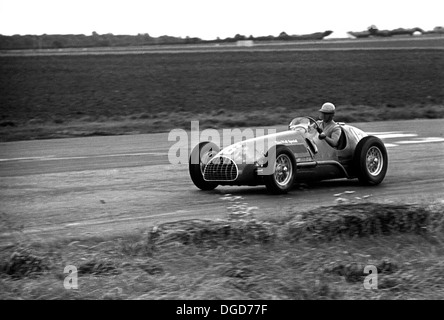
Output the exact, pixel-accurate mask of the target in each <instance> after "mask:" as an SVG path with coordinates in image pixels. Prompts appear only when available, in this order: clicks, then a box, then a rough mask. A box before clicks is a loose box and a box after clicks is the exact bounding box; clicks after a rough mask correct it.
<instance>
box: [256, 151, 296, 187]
mask: <svg viewBox="0 0 444 320" xmlns="http://www.w3.org/2000/svg"><path fill="white" fill-rule="evenodd" d="M273 158H274V157H273ZM269 164H272V165H274V170H273V174H270V175H267V176H265V177H264V181H265V186H266V187H267V189H268V191H269V192H271V193H273V194H283V193H287V192H288V191H290V189H291V188H292V186H293V182H294V177H295V173H296V160H295V158H294V156H293V153H292V152H291V151H290V149H288V148H287V147H285V146H277V147H276V157H275V159H273V161H269Z"/></svg>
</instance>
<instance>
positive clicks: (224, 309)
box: [220, 304, 267, 314]
mask: <svg viewBox="0 0 444 320" xmlns="http://www.w3.org/2000/svg"><path fill="white" fill-rule="evenodd" d="M265 311H267V305H266V304H247V305H244V304H232V305H229V306H227V305H225V304H222V305H221V306H220V314H265Z"/></svg>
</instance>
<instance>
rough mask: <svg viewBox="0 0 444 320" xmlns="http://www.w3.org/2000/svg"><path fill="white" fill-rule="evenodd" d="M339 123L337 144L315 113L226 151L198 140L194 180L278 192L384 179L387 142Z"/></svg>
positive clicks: (208, 187)
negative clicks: (322, 133) (322, 135)
mask: <svg viewBox="0 0 444 320" xmlns="http://www.w3.org/2000/svg"><path fill="white" fill-rule="evenodd" d="M338 124H339V126H340V128H341V131H342V133H341V136H340V139H339V144H338V146H337V147H336V148H332V147H331V146H329V145H328V144H327V143H326V142H325V140H320V139H319V138H318V136H319V133H318V130H317V129H318V125H317V122H316V121H315V120H314V119H313V118H311V117H298V118H295V119H293V120H292V121H291V122H290V124H289V126H288V130H286V131H283V132H279V133H274V134H272V135H264V136H259V137H255V138H251V139H247V140H243V141H239V142H237V143H235V144H232V145H230V146H228V147H225V148H223V149H222V150H219V147H218V146H217V145H215V144H214V143H212V142H208V141H207V142H200V143H199V144H198V145H196V146H195V147H194V149H193V151H192V152H191V155H190V158H189V173H190V176H191V179H192V181H193V182H194V184H195V185H196V186H197V187H198V188H200V189H202V190H212V189H214V188H216V187H217V186H218V185H231V186H234V185H237V186H241V185H249V186H255V185H265V186H266V187H267V189H268V190H269V191H270V192H271V193H274V194H282V193H286V192H288V191H289V190H290V189H291V188H292V186H293V184H294V183H295V182H307V181H308V182H309V181H321V180H327V179H338V178H348V179H353V178H358V179H359V181H360V182H361V183H363V184H367V185H377V184H379V183H381V182H382V181H383V179H384V177H385V175H386V172H387V166H388V157H387V150H386V148H385V146H384V143H383V142H382V141H381V140H380V139H379V138H378V137H375V136H371V135H368V134H366V133H365V132H363V131H362V130H360V129H358V128H356V127H353V126H351V125H347V124H344V123H338ZM265 140H267V142H268V145H266V143H264V141H265ZM264 146H265V147H264Z"/></svg>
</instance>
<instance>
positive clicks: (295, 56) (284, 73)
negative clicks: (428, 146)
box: [0, 49, 444, 141]
mask: <svg viewBox="0 0 444 320" xmlns="http://www.w3.org/2000/svg"><path fill="white" fill-rule="evenodd" d="M442 83H444V58H443V55H442V50H433V49H431V50H428V49H421V50H414V49H412V50H371V49H369V50H356V51H354V50H351V51H346V50H341V51H274V52H259V51H258V52H255V51H248V52H247V51H241V52H218V53H215V52H208V53H202V52H199V53H180V54H162V53H156V54H140V55H137V54H132V55H102V56H88V55H87V56H44V57H5V56H3V57H0V87H1V90H2V92H1V95H0V140H1V141H10V140H22V139H38V138H59V137H72V136H89V135H113V134H128V133H149V132H160V131H168V130H170V129H172V128H189V126H190V121H191V120H199V121H200V122H201V128H208V127H215V128H220V127H243V126H257V125H277V124H279V125H281V124H286V123H287V122H289V120H290V118H292V117H294V116H296V115H300V114H309V115H312V116H317V112H316V110H317V109H318V108H319V106H320V105H321V104H322V103H323V102H325V101H332V102H334V103H335V104H336V105H337V107H338V114H337V120H339V121H345V122H352V121H372V120H391V119H414V118H441V117H444V88H443V86H442Z"/></svg>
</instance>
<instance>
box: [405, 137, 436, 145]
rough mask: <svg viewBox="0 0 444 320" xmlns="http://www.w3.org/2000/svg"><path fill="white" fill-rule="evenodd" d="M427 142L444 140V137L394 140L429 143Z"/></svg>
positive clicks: (408, 142)
mask: <svg viewBox="0 0 444 320" xmlns="http://www.w3.org/2000/svg"><path fill="white" fill-rule="evenodd" d="M429 142H444V138H438V137H427V138H417V140H404V141H396V143H399V144H411V143H429Z"/></svg>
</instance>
